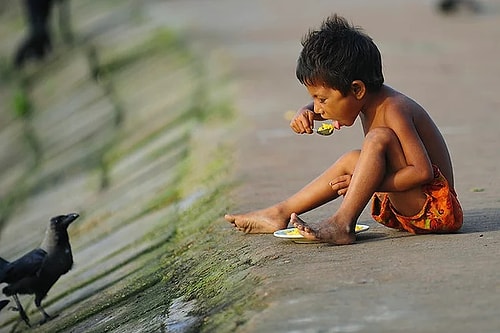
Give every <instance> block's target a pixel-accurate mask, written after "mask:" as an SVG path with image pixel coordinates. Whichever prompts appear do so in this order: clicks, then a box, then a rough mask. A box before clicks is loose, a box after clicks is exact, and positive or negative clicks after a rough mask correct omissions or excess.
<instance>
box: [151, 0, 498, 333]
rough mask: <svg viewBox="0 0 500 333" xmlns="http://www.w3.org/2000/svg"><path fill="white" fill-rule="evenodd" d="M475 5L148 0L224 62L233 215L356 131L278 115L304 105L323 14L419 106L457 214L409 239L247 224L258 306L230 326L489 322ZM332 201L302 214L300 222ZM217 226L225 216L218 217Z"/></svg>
mask: <svg viewBox="0 0 500 333" xmlns="http://www.w3.org/2000/svg"><path fill="white" fill-rule="evenodd" d="M483 4H484V6H485V7H484V11H483V13H481V14H480V15H472V14H470V13H466V12H460V13H458V14H457V15H453V16H442V15H439V14H438V13H437V12H436V11H435V10H434V7H433V2H431V1H419V0H414V1H410V0H406V1H396V0H394V1H389V0H385V1H376V2H372V1H336V2H332V1H319V0H318V1H300V2H299V1H294V2H290V1H288V0H274V1H264V0H256V1H234V0H213V1H202V0H185V1H171V2H164V3H160V4H158V3H156V4H155V5H154V8H156V9H159V8H161V10H158V13H161V16H162V17H161V19H163V20H169V21H170V22H171V24H173V25H175V26H178V27H179V28H181V29H186V30H187V31H189V32H190V33H192V35H193V36H195V38H197V39H199V44H200V45H199V47H200V48H205V49H206V50H207V52H217V53H218V54H221V56H224V57H227V59H229V61H228V63H229V65H230V66H232V67H234V78H235V80H236V82H237V84H238V93H237V104H238V107H239V109H240V111H241V113H242V132H241V136H240V137H238V138H235V140H237V146H238V148H239V150H238V157H237V165H236V168H237V174H236V177H237V180H238V181H239V182H241V186H240V187H238V189H237V190H236V191H235V198H236V199H235V200H236V202H235V206H234V208H233V212H245V211H248V210H254V209H257V208H261V207H264V206H267V205H269V204H271V203H274V202H276V201H277V200H281V199H283V198H285V197H286V196H288V195H289V194H291V193H293V192H294V191H296V190H297V189H299V188H300V187H301V186H303V185H304V184H305V183H306V182H308V181H309V180H311V179H312V178H313V177H315V176H316V175H317V174H319V172H321V171H322V170H323V169H324V168H325V167H326V166H328V165H329V164H330V163H332V162H333V161H334V160H335V159H336V158H337V157H338V156H340V154H342V152H344V151H347V150H350V149H353V148H357V147H359V146H360V143H361V140H362V133H361V130H360V128H359V124H355V126H353V127H352V128H345V129H342V130H341V131H340V132H337V133H335V135H333V136H331V137H327V138H325V137H320V136H317V135H313V136H299V135H295V134H293V133H292V132H291V131H290V130H289V128H288V123H287V121H286V120H285V119H284V113H285V112H286V111H288V110H295V109H297V108H298V107H300V106H302V105H304V104H305V103H307V102H308V100H309V97H308V96H307V95H306V91H305V89H304V88H303V87H302V86H300V84H299V83H298V82H297V80H296V79H295V75H294V73H295V72H294V70H295V61H296V58H297V55H298V52H299V51H300V39H301V37H302V35H303V34H304V33H305V32H306V31H307V29H309V28H310V27H315V26H318V25H319V24H320V22H321V20H322V19H323V18H324V17H325V16H326V15H328V14H329V13H332V12H337V13H339V14H341V15H343V16H345V17H347V18H348V19H349V20H351V21H352V22H354V23H355V24H356V25H360V26H362V27H364V28H365V30H366V31H367V32H368V33H369V34H370V35H371V36H372V37H373V39H374V40H375V42H376V43H377V44H378V45H379V48H380V50H381V52H382V56H383V62H384V73H385V78H386V83H387V84H388V85H391V86H393V87H395V88H397V89H399V90H400V91H402V92H404V93H406V94H408V95H409V96H411V97H412V98H414V99H416V100H417V101H418V102H419V103H420V104H421V105H423V106H424V107H425V108H426V109H427V110H428V112H429V113H430V114H431V116H432V117H433V118H434V120H435V121H436V123H437V124H438V126H439V127H440V129H441V130H442V132H443V133H444V135H445V139H446V141H447V142H448V145H449V148H450V150H451V154H452V157H453V161H454V167H455V176H456V188H457V192H458V194H459V197H460V200H461V202H462V204H463V208H464V213H465V225H464V227H463V229H462V230H461V232H460V233H458V234H454V235H439V236H437V235H430V236H412V235H409V234H407V233H404V232H397V231H392V230H389V229H387V228H384V227H382V226H379V225H377V224H376V223H374V222H373V221H371V220H370V217H369V215H368V214H367V212H365V213H364V214H363V215H362V217H361V221H360V222H361V223H365V224H368V225H369V226H370V230H369V231H368V232H366V233H364V234H362V235H360V236H359V237H358V242H357V244H355V245H352V246H346V247H334V246H326V245H317V244H316V245H298V244H294V243H291V242H287V241H283V240H279V239H276V238H274V237H273V236H271V235H248V236H245V237H244V238H243V241H245V242H248V244H249V245H250V246H252V247H253V248H255V251H256V256H259V257H260V258H265V260H260V261H259V262H258V264H257V265H256V267H255V269H254V273H255V274H257V275H258V276H259V277H260V278H261V279H262V284H261V288H260V289H259V290H258V293H260V295H262V297H264V298H265V299H266V300H267V302H268V305H269V306H268V307H267V308H266V309H265V310H263V311H262V312H260V313H257V314H256V315H255V316H254V317H253V319H252V320H251V321H250V322H248V323H246V324H245V325H244V326H242V327H241V330H240V331H241V332H402V331H404V332H445V331H447V332H473V331H474V332H498V331H500V319H499V317H498V308H499V298H498V293H499V291H500V290H499V289H500V284H499V279H498V276H499V263H500V260H499V258H498V253H499V239H500V231H499V230H500V224H499V223H498V218H499V217H500V213H499V210H498V206H499V203H500V195H499V194H500V186H499V185H500V184H499V179H500V177H499V173H498V164H499V160H498V146H499V143H500V136H499V134H498V130H497V128H498V123H499V122H500V112H498V109H499V106H500V95H498V88H499V83H498V77H499V76H500V66H498V58H499V55H500V43H499V42H498V41H499V40H500V20H499V16H500V3H498V2H495V1H489V2H486V1H485V2H483ZM337 205H338V203H332V204H330V205H326V206H324V207H322V208H320V209H317V210H316V211H314V212H310V213H308V214H306V215H305V218H306V219H308V220H310V221H314V220H317V219H321V218H323V217H325V216H326V215H328V214H330V213H331V212H332V211H333V210H334V209H335V207H336V206H337ZM220 223H221V228H228V227H229V226H228V225H226V224H225V223H224V221H223V220H222V219H221V222H220Z"/></svg>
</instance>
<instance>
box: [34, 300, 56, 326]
mask: <svg viewBox="0 0 500 333" xmlns="http://www.w3.org/2000/svg"><path fill="white" fill-rule="evenodd" d="M36 307H37V308H38V310H39V311H40V313H41V314H42V316H43V319H42V320H41V321H40V325H41V324H45V323H46V322H47V321H49V320H50V319H52V318H51V317H50V316H49V315H48V313H47V312H45V310H44V309H43V307H42V305H41V304H37V306H36Z"/></svg>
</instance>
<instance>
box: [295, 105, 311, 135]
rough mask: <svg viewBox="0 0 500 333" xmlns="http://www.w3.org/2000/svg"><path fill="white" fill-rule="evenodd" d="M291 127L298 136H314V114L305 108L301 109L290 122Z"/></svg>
mask: <svg viewBox="0 0 500 333" xmlns="http://www.w3.org/2000/svg"><path fill="white" fill-rule="evenodd" d="M290 127H291V128H292V130H293V131H294V132H295V133H297V134H305V133H307V134H313V133H314V131H313V129H314V112H313V111H311V110H309V109H307V108H305V107H304V108H302V109H300V110H299V111H297V113H296V114H295V116H294V117H293V119H292V120H291V121H290Z"/></svg>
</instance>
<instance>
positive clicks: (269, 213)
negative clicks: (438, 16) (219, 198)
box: [224, 208, 288, 234]
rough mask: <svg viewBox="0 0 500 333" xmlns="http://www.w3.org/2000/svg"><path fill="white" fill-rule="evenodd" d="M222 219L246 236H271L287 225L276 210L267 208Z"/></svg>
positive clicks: (229, 215) (286, 221) (227, 215)
mask: <svg viewBox="0 0 500 333" xmlns="http://www.w3.org/2000/svg"><path fill="white" fill-rule="evenodd" d="M224 218H225V219H226V220H227V221H228V222H229V223H231V224H232V225H233V226H234V227H235V228H236V229H238V230H240V231H243V232H245V233H247V234H272V233H273V232H275V231H276V230H280V229H284V228H286V227H287V225H288V218H287V217H286V218H283V217H282V216H281V214H279V212H278V210H277V209H273V208H268V209H263V210H259V211H256V212H250V213H247V214H237V215H232V214H226V215H225V216H224Z"/></svg>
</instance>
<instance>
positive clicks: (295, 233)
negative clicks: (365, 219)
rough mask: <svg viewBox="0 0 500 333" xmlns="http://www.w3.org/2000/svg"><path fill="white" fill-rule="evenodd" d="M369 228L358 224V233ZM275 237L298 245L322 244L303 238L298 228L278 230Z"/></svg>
mask: <svg viewBox="0 0 500 333" xmlns="http://www.w3.org/2000/svg"><path fill="white" fill-rule="evenodd" d="M369 228H370V227H369V226H367V225H366V224H356V233H360V232H363V231H366V230H368V229H369ZM273 235H274V236H276V237H278V238H285V239H290V240H293V241H294V242H296V243H311V242H315V243H316V242H320V241H318V240H310V239H306V238H305V237H304V236H302V235H301V234H300V233H299V230H298V229H297V228H287V229H282V230H278V231H275V232H274V233H273Z"/></svg>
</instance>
